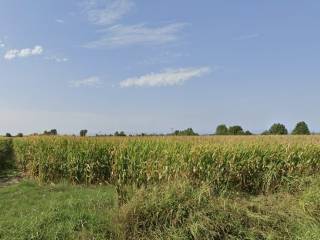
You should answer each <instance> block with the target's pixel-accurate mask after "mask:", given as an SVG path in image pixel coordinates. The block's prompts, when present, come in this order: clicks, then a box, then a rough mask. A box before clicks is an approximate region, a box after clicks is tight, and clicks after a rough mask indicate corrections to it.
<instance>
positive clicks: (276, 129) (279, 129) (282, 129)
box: [269, 123, 288, 135]
mask: <svg viewBox="0 0 320 240" xmlns="http://www.w3.org/2000/svg"><path fill="white" fill-rule="evenodd" d="M269 134H271V135H287V134H288V130H287V129H286V126H285V125H283V124H281V123H275V124H273V125H272V126H271V128H270V129H269Z"/></svg>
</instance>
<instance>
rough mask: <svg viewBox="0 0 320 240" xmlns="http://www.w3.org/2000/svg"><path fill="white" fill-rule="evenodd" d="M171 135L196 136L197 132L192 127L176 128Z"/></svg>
mask: <svg viewBox="0 0 320 240" xmlns="http://www.w3.org/2000/svg"><path fill="white" fill-rule="evenodd" d="M173 135H176V136H198V135H199V134H198V133H195V132H194V131H193V129H192V128H187V129H185V130H181V131H180V130H176V131H174V133H173Z"/></svg>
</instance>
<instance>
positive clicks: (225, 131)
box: [216, 124, 228, 135]
mask: <svg viewBox="0 0 320 240" xmlns="http://www.w3.org/2000/svg"><path fill="white" fill-rule="evenodd" d="M216 135H228V127H227V126H226V125H225V124H221V125H219V126H217V129H216Z"/></svg>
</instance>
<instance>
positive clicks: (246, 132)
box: [244, 130, 252, 135]
mask: <svg viewBox="0 0 320 240" xmlns="http://www.w3.org/2000/svg"><path fill="white" fill-rule="evenodd" d="M244 135H252V133H251V132H250V131H249V130H247V131H245V133H244Z"/></svg>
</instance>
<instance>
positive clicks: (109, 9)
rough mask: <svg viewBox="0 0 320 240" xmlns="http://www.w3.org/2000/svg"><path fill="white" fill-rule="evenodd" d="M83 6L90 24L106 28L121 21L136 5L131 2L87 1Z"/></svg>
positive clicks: (118, 0)
mask: <svg viewBox="0 0 320 240" xmlns="http://www.w3.org/2000/svg"><path fill="white" fill-rule="evenodd" d="M83 6H84V10H85V12H86V14H87V16H88V19H89V21H90V22H92V23H93V24H96V25H102V26H105V25H110V24H113V23H115V22H116V21H118V20H120V19H121V18H122V17H123V16H124V15H125V14H127V13H128V12H129V11H130V10H131V9H132V7H133V6H134V3H133V2H132V1H131V0H86V1H84V3H83Z"/></svg>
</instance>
